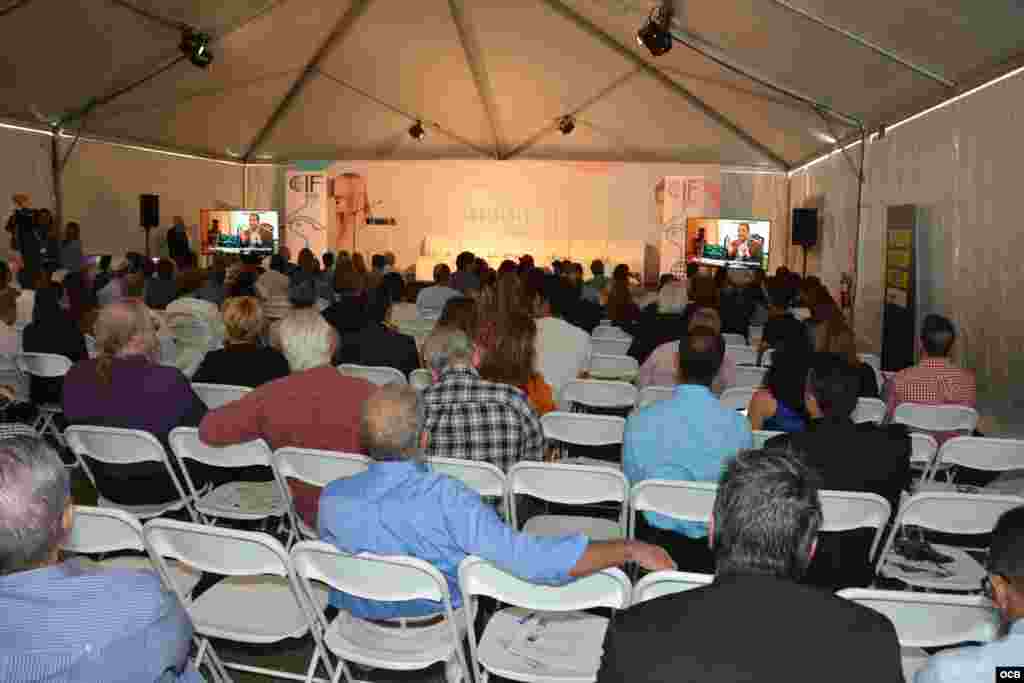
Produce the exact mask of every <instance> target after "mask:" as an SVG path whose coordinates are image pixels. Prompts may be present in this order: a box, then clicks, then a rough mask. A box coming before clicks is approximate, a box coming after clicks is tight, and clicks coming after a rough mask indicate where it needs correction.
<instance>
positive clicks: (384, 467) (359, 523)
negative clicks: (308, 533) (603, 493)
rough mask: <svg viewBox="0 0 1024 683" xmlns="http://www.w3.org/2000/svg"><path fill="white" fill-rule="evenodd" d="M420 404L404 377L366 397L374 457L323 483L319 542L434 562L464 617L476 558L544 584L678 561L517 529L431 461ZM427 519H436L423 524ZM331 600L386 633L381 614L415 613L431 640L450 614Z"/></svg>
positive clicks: (365, 426)
mask: <svg viewBox="0 0 1024 683" xmlns="http://www.w3.org/2000/svg"><path fill="white" fill-rule="evenodd" d="M418 403H419V401H418V397H417V394H416V391H415V390H413V389H411V388H410V387H407V386H401V385H396V384H390V385H387V386H384V387H382V388H381V389H380V390H379V391H378V392H377V393H375V394H374V395H373V396H371V397H370V398H369V399H368V400H367V401H366V405H365V406H364V408H363V411H362V421H361V425H362V434H363V443H364V444H365V445H366V447H367V450H368V452H369V454H370V457H371V458H372V460H373V462H372V463H371V464H370V466H369V468H368V469H367V470H366V471H365V472H362V473H360V474H356V475H353V476H351V477H345V478H343V479H339V480H337V481H335V482H332V483H331V484H330V485H329V486H328V487H327V488H326V489H324V493H323V496H322V497H321V499H320V514H319V520H320V537H321V539H323V540H324V541H326V542H328V543H333V544H334V545H336V546H337V547H338V548H339V549H341V550H343V551H345V552H348V553H363V552H369V553H374V554H376V555H408V556H412V557H416V558H419V559H421V560H425V561H426V562H429V563H430V564H432V565H434V566H435V567H436V568H437V569H438V570H440V571H441V573H442V574H443V575H444V577H445V579H446V580H447V583H448V590H449V592H450V593H451V600H452V607H454V608H455V609H456V610H458V613H457V615H456V619H458V620H459V621H460V622H463V623H464V621H469V622H470V623H472V620H471V619H467V618H466V616H465V615H464V614H463V613H462V609H461V608H462V607H463V604H462V595H461V593H460V592H459V583H458V567H459V563H460V562H461V561H462V560H463V559H465V558H466V557H467V556H470V555H477V556H480V557H482V558H484V559H486V560H489V561H491V562H494V563H495V564H496V565H497V566H499V567H501V568H502V569H504V570H505V571H508V572H510V573H512V574H514V575H516V576H518V577H520V578H521V579H523V580H526V581H531V582H534V583H544V584H564V583H568V582H569V581H572V580H573V579H576V578H579V577H582V576H586V575H588V574H592V573H594V572H597V571H600V570H602V569H604V568H607V567H613V566H618V565H621V564H624V563H625V562H628V561H631V560H632V561H635V562H638V563H639V564H640V566H641V567H644V568H645V569H649V570H658V569H671V568H673V564H672V561H671V560H670V559H669V557H668V556H667V555H666V554H665V551H664V550H662V549H661V548H658V547H655V546H651V545H648V544H646V543H640V542H638V541H590V540H589V539H587V537H586V536H583V535H581V534H577V535H571V536H544V537H542V536H531V535H527V534H523V533H520V532H517V531H516V530H515V529H512V528H511V527H509V526H508V525H507V524H506V523H505V522H503V521H502V520H501V519H500V518H499V517H498V515H497V514H496V512H495V510H494V507H493V506H491V505H488V504H486V503H484V502H483V501H482V500H481V499H480V496H479V495H478V494H477V493H476V492H475V491H473V490H472V489H470V488H468V487H467V486H466V485H465V484H463V483H462V482H461V481H459V480H457V479H454V478H451V477H448V476H445V475H442V474H437V473H435V472H432V471H431V470H430V468H429V467H428V466H427V465H425V464H424V456H423V454H422V450H423V449H424V448H425V447H427V448H429V445H428V443H429V442H428V438H429V437H428V436H427V433H426V432H424V431H423V424H422V422H421V415H422V411H421V408H422V406H420V405H418ZM428 414H429V410H428ZM427 519H431V520H434V522H433V523H428V524H425V523H424V520H427ZM330 602H331V604H332V605H334V606H335V607H338V608H340V609H342V610H344V611H343V612H342V613H341V614H340V615H339V617H338V619H339V621H340V622H341V623H342V624H344V623H345V622H346V621H351V620H353V619H357V620H361V621H362V620H367V621H369V622H370V623H369V624H366V623H365V622H364V623H363V624H361V627H362V628H370V629H373V628H379V629H382V630H381V632H382V633H385V631H383V629H384V628H391V627H394V626H395V623H394V622H388V621H381V620H390V619H397V618H412V619H413V620H412V621H409V622H406V623H405V624H404V626H405V628H408V629H410V630H412V632H413V633H414V634H416V636H415V637H417V638H428V639H429V638H433V636H432V635H431V634H432V633H433V632H434V631H436V630H437V629H447V628H449V627H448V625H447V624H444V622H443V621H442V620H441V619H440V618H439V616H437V615H438V613H439V612H440V613H441V615H440V616H443V607H442V605H441V604H440V603H439V602H433V601H427V600H414V601H400V602H375V601H370V600H366V599H363V598H360V597H357V596H355V595H349V594H346V593H341V592H337V591H332V592H331V596H330ZM341 628H342V629H344V628H345V626H344V625H342V626H341ZM460 630H462V628H461V627H460ZM386 632H387V633H391V631H386ZM437 637H446V636H437ZM451 666H452V665H451V664H449V667H451Z"/></svg>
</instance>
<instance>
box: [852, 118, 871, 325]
mask: <svg viewBox="0 0 1024 683" xmlns="http://www.w3.org/2000/svg"><path fill="white" fill-rule="evenodd" d="M867 149H868V133H867V131H866V130H861V133H860V174H859V175H858V177H857V228H856V230H855V231H854V233H853V239H854V243H853V244H854V249H853V281H852V282H851V283H850V293H849V297H850V327H851V328H852V329H854V330H855V329H857V327H856V324H857V287H858V285H859V284H860V254H861V244H860V222H861V220H862V217H863V204H864V176H865V172H864V160H865V158H866V155H867Z"/></svg>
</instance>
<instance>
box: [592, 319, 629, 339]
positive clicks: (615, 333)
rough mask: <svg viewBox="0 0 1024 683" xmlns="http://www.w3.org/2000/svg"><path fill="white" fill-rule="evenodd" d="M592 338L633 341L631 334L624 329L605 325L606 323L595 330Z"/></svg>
mask: <svg viewBox="0 0 1024 683" xmlns="http://www.w3.org/2000/svg"><path fill="white" fill-rule="evenodd" d="M590 338H591V339H628V340H630V341H632V340H633V337H632V336H630V334H629V333H628V332H626V331H625V330H623V329H621V328H619V327H616V326H615V325H611V324H604V323H602V324H600V325H598V326H597V327H595V328H594V331H593V333H592V334H591V335H590Z"/></svg>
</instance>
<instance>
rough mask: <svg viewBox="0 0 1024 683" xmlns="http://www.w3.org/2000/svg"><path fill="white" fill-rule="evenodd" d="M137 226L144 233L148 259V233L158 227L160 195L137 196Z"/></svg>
mask: <svg viewBox="0 0 1024 683" xmlns="http://www.w3.org/2000/svg"><path fill="white" fill-rule="evenodd" d="M139 224H140V225H141V226H142V229H143V230H145V231H146V258H147V259H148V258H149V232H150V230H152V229H153V228H156V227H159V226H160V195H158V194H140V195H139Z"/></svg>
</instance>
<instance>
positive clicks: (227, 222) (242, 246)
mask: <svg viewBox="0 0 1024 683" xmlns="http://www.w3.org/2000/svg"><path fill="white" fill-rule="evenodd" d="M199 231H200V239H201V240H202V243H203V249H204V251H207V252H218V253H224V254H273V253H275V252H276V251H277V248H278V245H279V244H280V239H281V235H280V224H279V222H278V215H277V211H268V210H266V209H243V210H240V211H222V210H218V209H204V210H203V211H201V212H200V217H199Z"/></svg>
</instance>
